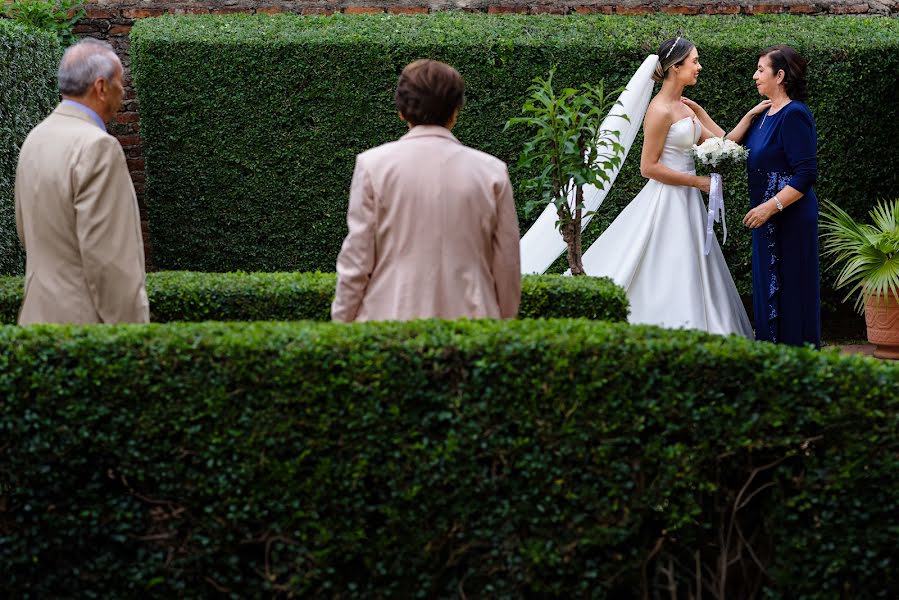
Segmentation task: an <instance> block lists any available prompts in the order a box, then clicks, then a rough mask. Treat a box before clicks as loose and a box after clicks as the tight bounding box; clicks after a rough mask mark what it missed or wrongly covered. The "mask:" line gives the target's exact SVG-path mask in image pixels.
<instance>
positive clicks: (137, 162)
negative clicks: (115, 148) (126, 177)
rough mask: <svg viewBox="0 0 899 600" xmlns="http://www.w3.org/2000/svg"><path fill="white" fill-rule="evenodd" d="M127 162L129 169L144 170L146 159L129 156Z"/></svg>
mask: <svg viewBox="0 0 899 600" xmlns="http://www.w3.org/2000/svg"><path fill="white" fill-rule="evenodd" d="M125 162H127V163H128V170H129V171H143V170H144V164H145V163H144V159H142V158H129V159H128V160H126V161H125Z"/></svg>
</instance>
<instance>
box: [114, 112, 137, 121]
mask: <svg viewBox="0 0 899 600" xmlns="http://www.w3.org/2000/svg"><path fill="white" fill-rule="evenodd" d="M115 120H116V122H117V123H134V122H136V121H140V115H139V114H137V113H136V112H123V113H119V114H117V115H116V116H115Z"/></svg>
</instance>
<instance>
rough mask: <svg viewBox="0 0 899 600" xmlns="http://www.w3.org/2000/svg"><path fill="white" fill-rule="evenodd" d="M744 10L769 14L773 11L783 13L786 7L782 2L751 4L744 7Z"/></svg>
mask: <svg viewBox="0 0 899 600" xmlns="http://www.w3.org/2000/svg"><path fill="white" fill-rule="evenodd" d="M743 10H744V12H746V14H749V15H769V14H773V13H782V12H783V11H784V7H783V6H782V5H780V4H750V5H749V6H746V7H744V9H743Z"/></svg>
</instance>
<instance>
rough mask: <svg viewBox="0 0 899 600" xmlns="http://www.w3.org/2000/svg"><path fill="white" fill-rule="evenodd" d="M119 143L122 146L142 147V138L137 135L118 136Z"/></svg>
mask: <svg viewBox="0 0 899 600" xmlns="http://www.w3.org/2000/svg"><path fill="white" fill-rule="evenodd" d="M118 140H119V143H120V144H121V145H122V146H138V145H140V136H139V135H136V134H133V133H132V134H129V135H120V136H118Z"/></svg>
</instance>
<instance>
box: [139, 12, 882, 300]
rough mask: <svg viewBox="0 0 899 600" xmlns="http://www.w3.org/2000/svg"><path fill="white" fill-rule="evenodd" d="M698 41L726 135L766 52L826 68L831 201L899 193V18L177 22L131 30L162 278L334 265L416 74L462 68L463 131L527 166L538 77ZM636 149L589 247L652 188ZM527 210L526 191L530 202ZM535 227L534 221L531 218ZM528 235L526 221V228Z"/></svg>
mask: <svg viewBox="0 0 899 600" xmlns="http://www.w3.org/2000/svg"><path fill="white" fill-rule="evenodd" d="M678 32H684V33H686V35H688V36H689V37H690V38H691V39H693V40H694V41H695V42H696V43H697V44H698V46H699V50H700V59H701V61H702V63H703V66H704V67H705V69H704V71H703V74H702V76H701V77H700V80H699V84H698V85H697V86H696V88H695V89H694V90H691V91H690V93H691V95H692V96H693V97H694V98H695V99H697V100H698V101H700V102H701V103H703V104H704V105H705V106H706V107H707V108H708V109H709V111H710V112H711V114H712V115H713V116H714V117H715V118H716V119H717V120H718V121H719V122H720V123H722V124H724V125H727V124H733V123H735V122H736V120H737V119H738V118H739V117H740V116H741V115H742V114H743V113H744V112H745V110H747V109H748V108H749V107H750V106H753V105H754V104H755V103H756V102H757V101H758V96H757V93H756V91H755V88H754V86H753V85H752V79H751V77H752V73H753V71H754V69H755V64H756V52H757V51H758V50H759V49H760V48H762V47H764V46H767V45H769V44H772V43H775V42H777V43H783V42H786V43H789V44H792V45H794V46H795V47H797V48H798V49H799V50H800V51H801V52H802V53H803V54H805V55H807V56H808V57H809V59H810V60H811V67H810V69H811V70H810V77H811V81H810V87H811V99H810V101H809V105H810V107H811V110H812V112H813V113H814V115H815V118H816V121H817V125H818V130H819V134H820V138H819V154H820V166H821V178H820V182H819V185H818V190H819V196H820V197H822V198H828V199H831V200H835V201H836V202H838V203H839V204H841V205H843V206H846V207H847V208H849V209H850V210H851V211H852V212H854V213H859V214H861V213H864V212H865V211H866V209H867V208H868V207H869V206H870V205H871V203H872V201H873V200H874V199H876V198H879V197H893V196H897V195H899V170H897V169H896V168H895V161H896V152H895V140H896V139H897V138H899V118H897V111H896V103H895V102H891V101H887V99H889V98H893V97H894V95H895V89H894V87H895V81H896V80H897V79H899V51H897V50H899V21H897V20H896V19H886V18H884V19H880V18H863V19H860V18H853V17H850V18H822V17H816V18H806V17H795V16H794V17H788V16H759V17H740V18H736V17H676V16H667V15H658V16H647V17H625V16H595V15H591V16H581V15H577V16H566V17H559V16H543V17H540V16H485V15H466V14H460V13H441V14H436V15H424V16H389V15H376V16H343V15H334V16H330V17H297V16H287V15H276V16H263V15H257V16H247V15H234V16H222V17H218V16H202V17H176V16H165V17H160V18H157V19H143V20H141V21H139V22H138V23H137V24H136V25H135V26H134V29H133V31H132V34H131V40H132V46H131V52H132V57H133V65H132V67H133V73H134V77H135V83H136V86H137V90H138V96H139V98H140V103H141V123H142V124H141V127H142V128H141V132H142V135H143V138H144V144H145V146H144V149H145V153H146V160H147V201H148V204H149V211H150V227H151V235H152V239H153V248H154V260H155V261H156V264H157V265H158V267H159V268H162V269H191V270H201V271H221V270H232V269H244V270H262V271H266V270H333V268H334V263H335V259H336V256H337V252H338V250H339V247H340V242H341V240H342V238H343V236H344V235H345V232H346V229H345V227H346V226H345V211H346V205H347V194H348V189H349V182H350V178H351V175H352V171H353V158H354V155H355V154H356V153H358V152H360V151H362V150H364V149H366V148H368V147H370V146H373V145H376V144H381V143H383V142H386V141H389V140H392V139H395V138H397V137H399V136H400V135H402V133H403V125H402V123H401V122H400V121H399V120H398V119H397V117H396V114H395V111H394V108H393V101H392V94H393V89H394V86H395V83H396V78H397V76H398V74H399V71H400V70H401V69H402V67H403V66H404V65H405V64H406V63H408V62H409V61H411V60H413V59H415V58H419V57H422V56H427V57H431V58H437V59H441V60H445V61H448V62H449V63H451V64H453V65H455V66H456V67H457V68H458V69H459V70H460V72H461V73H462V75H463V76H464V77H465V80H466V82H467V86H468V87H467V90H468V92H467V98H468V103H467V106H466V108H465V109H464V111H463V113H462V116H461V119H460V122H459V124H458V126H457V128H456V129H455V133H456V134H457V136H458V137H459V138H460V139H461V140H462V141H463V142H464V143H466V144H469V145H471V146H474V147H476V148H479V149H482V150H484V151H486V152H490V153H492V154H495V155H497V156H499V157H500V158H502V159H503V160H505V161H507V162H508V163H510V164H511V165H513V167H512V169H511V174H512V177H513V180H514V181H515V182H516V183H517V182H518V181H520V180H521V179H522V176H523V175H524V173H523V172H522V171H521V170H520V169H519V168H517V167H515V166H514V163H515V161H516V159H517V157H518V154H519V152H520V151H521V148H522V144H523V142H524V140H525V139H526V136H527V132H526V131H525V130H524V129H523V128H522V129H516V130H512V131H509V132H503V131H502V129H503V125H504V124H505V122H506V120H507V119H508V118H509V117H512V116H515V115H518V114H519V112H520V109H521V105H522V103H523V98H524V95H525V90H526V88H527V86H528V85H529V84H530V82H531V80H532V78H533V77H534V76H537V75H541V74H545V73H546V71H547V70H548V69H549V67H550V66H551V65H558V67H559V70H558V75H557V77H556V79H557V81H558V83H559V84H560V85H562V84H571V85H576V84H580V83H583V82H597V81H598V80H600V79H605V81H606V83H607V84H609V85H612V86H620V85H624V84H625V83H626V82H627V80H628V79H629V78H630V76H631V75H632V74H633V72H634V71H635V70H636V68H637V66H638V65H639V64H640V62H641V61H642V60H643V59H644V58H645V56H646V55H647V53H648V52H651V51H654V48H655V47H657V45H658V43H659V41H660V40H661V39H663V38H665V37H667V36H673V35H675V34H676V33H678ZM640 144H641V139H639V138H638V140H637V142H636V146H635V150H634V151H633V155H632V156H631V157H630V159H629V160H628V162H627V166H626V167H625V169H624V171H623V173H622V175H621V177H620V178H619V181H618V183H617V185H616V188H615V191H614V192H613V193H612V194H611V195H610V197H609V200H608V201H607V202H606V204H605V206H604V207H603V209H602V214H601V216H600V218H598V219H596V220H595V225H593V226H591V231H590V234H589V237H590V238H592V237H593V236H595V235H596V234H597V232H599V231H600V230H602V229H604V228H605V227H606V226H607V224H608V223H609V222H610V221H611V219H612V218H613V217H614V216H615V215H616V214H617V213H618V212H619V210H620V209H621V208H622V207H623V206H624V205H625V204H626V203H627V202H628V201H629V200H630V199H631V198H632V197H633V196H634V195H635V194H636V192H637V191H638V190H639V188H640V187H641V186H642V185H643V183H644V180H643V179H642V178H641V177H640V175H639V169H638V164H637V163H638V162H639V161H638V156H639V147H640ZM525 200H526V198H525V197H524V196H522V195H519V197H518V202H519V204H520V205H521V204H523V202H524V201H525ZM746 209H747V206H745V205H743V206H730V207H729V210H728V219H729V221H730V225H731V226H730V238H729V240H728V243H727V246H726V248H725V251H726V252H725V253H726V255H727V258H728V262H729V264H730V266H731V268H732V270H733V273H734V276H735V278H736V279H737V281H738V284H739V286H740V288H741V290H742V291H744V292H746V291H748V289H749V273H750V270H749V236H748V232H747V231H746V230H745V228H744V227H742V225H740V219H741V217H742V215H743V214H744V213H745V210H746ZM522 217H523V215H522ZM528 224H529V220H528V219H524V218H522V226H523V227H525V226H527V225H528Z"/></svg>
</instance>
